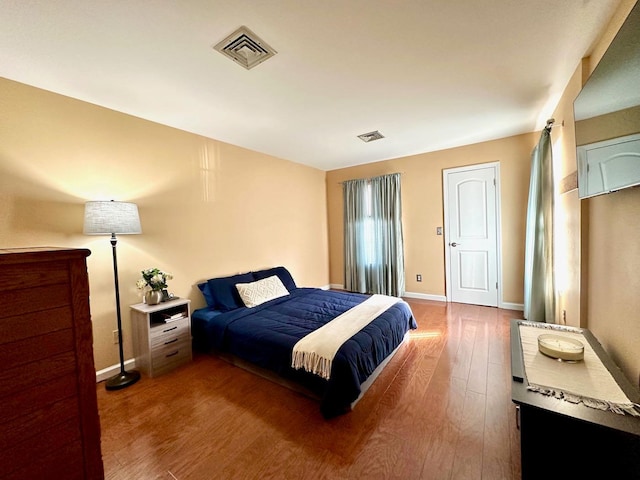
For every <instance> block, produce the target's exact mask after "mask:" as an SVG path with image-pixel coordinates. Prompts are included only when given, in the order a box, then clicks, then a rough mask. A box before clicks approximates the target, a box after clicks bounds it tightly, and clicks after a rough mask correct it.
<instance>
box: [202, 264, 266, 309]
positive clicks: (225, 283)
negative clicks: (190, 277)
mask: <svg viewBox="0 0 640 480" xmlns="http://www.w3.org/2000/svg"><path fill="white" fill-rule="evenodd" d="M253 281H254V278H253V274H252V273H251V272H248V273H240V274H238V275H232V276H230V277H221V278H211V279H209V280H207V287H208V288H209V293H210V294H211V297H212V298H213V301H214V304H213V308H215V309H216V310H221V311H223V312H228V311H229V310H235V309H236V308H240V307H244V302H243V301H242V299H241V298H240V294H239V293H238V289H237V288H236V283H251V282H253ZM203 293H204V292H203ZM205 298H206V297H205ZM210 306H211V305H210Z"/></svg>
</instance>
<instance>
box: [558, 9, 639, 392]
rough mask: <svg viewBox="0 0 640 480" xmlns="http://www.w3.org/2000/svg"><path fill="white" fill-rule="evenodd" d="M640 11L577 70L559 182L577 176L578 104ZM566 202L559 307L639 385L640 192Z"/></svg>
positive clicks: (572, 197) (562, 113)
mask: <svg viewBox="0 0 640 480" xmlns="http://www.w3.org/2000/svg"><path fill="white" fill-rule="evenodd" d="M635 3H636V1H635V0H623V1H622V2H621V5H620V7H619V9H618V11H617V13H616V15H615V16H614V18H613V20H612V21H611V23H610V25H609V27H608V28H607V29H606V30H605V32H604V33H603V35H602V38H601V39H600V41H599V42H598V43H597V45H596V46H595V48H594V50H593V52H592V54H591V58H590V59H589V60H590V61H589V62H585V66H584V68H583V66H579V67H578V69H577V70H576V74H575V75H574V78H573V79H572V81H571V82H570V84H569V85H568V86H567V88H566V90H565V91H564V93H563V96H562V99H561V100H560V103H559V105H558V108H557V110H556V112H555V113H554V116H555V117H556V119H557V120H560V119H562V120H564V123H565V126H564V128H562V129H561V131H556V129H554V132H553V137H552V138H554V142H553V146H554V163H556V164H557V165H556V167H557V172H558V175H557V178H563V177H564V176H566V175H567V174H569V173H571V172H573V171H575V170H576V155H575V143H576V142H575V137H574V138H570V136H571V135H573V132H574V129H575V126H574V120H573V112H572V110H571V107H572V105H573V100H574V99H575V97H576V95H577V94H578V93H579V91H580V89H581V87H582V85H583V83H584V81H586V80H587V78H588V75H590V73H591V72H593V70H594V68H595V67H596V66H597V63H598V61H599V60H600V59H601V58H602V55H603V54H604V52H605V51H606V48H607V47H608V45H609V44H610V43H611V40H612V39H613V37H614V36H615V34H616V32H617V31H618V29H619V28H620V26H621V25H622V23H623V21H624V19H625V18H626V16H627V15H628V13H629V11H630V10H631V8H632V7H633V5H634V4H635ZM630 113H631V114H634V112H630ZM636 118H637V117H636ZM593 125H595V121H594V122H593ZM593 125H592V126H593ZM589 135H590V138H592V139H596V138H597V139H602V138H604V137H606V136H607V135H608V133H606V132H604V133H603V132H600V133H598V132H596V133H594V132H592V133H590V134H589ZM596 135H600V136H599V137H596ZM602 136H604V137H602ZM559 198H560V201H559V202H558V203H557V205H558V206H559V210H558V213H559V216H560V218H562V219H564V223H561V224H560V230H559V231H560V233H561V235H564V237H566V238H568V240H567V241H566V242H565V243H561V245H559V246H558V245H557V248H558V249H559V252H558V253H559V256H560V257H561V258H562V257H563V256H564V258H563V260H564V266H560V265H559V266H558V270H560V271H561V270H563V269H567V271H568V272H569V273H568V275H566V278H567V283H566V289H565V290H564V291H560V292H559V303H560V305H561V308H565V309H566V312H567V323H568V324H570V325H574V326H582V327H585V328H588V329H589V330H591V331H592V332H593V333H594V335H595V336H596V337H597V338H598V340H599V341H600V343H601V344H602V345H603V347H604V348H605V349H606V350H607V352H608V353H609V354H610V355H611V356H612V358H613V359H614V361H615V362H616V363H617V364H618V366H620V368H621V369H622V371H623V372H624V373H625V375H626V376H627V378H628V379H629V380H630V381H631V382H632V383H633V384H635V385H638V381H639V377H640V355H638V345H640V318H639V314H638V312H640V295H638V292H640V242H638V238H640V222H639V221H638V219H639V218H640V188H632V189H626V190H622V191H619V192H615V193H612V194H609V195H601V196H598V197H593V198H589V199H584V200H579V199H578V197H577V191H575V190H574V191H572V192H569V193H565V194H563V195H559ZM556 227H558V224H556ZM556 241H558V239H556ZM577 252H580V253H579V254H578V253H577Z"/></svg>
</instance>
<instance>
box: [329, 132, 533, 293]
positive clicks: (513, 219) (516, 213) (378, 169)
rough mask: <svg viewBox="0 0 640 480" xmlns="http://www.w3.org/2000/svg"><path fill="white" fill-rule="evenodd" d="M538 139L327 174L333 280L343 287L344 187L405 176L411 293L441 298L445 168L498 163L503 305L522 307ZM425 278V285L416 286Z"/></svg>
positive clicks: (524, 138) (498, 142) (521, 138)
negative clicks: (528, 215) (377, 178)
mask: <svg viewBox="0 0 640 480" xmlns="http://www.w3.org/2000/svg"><path fill="white" fill-rule="evenodd" d="M538 137H539V135H538V134H533V133H531V134H526V135H518V136H513V137H509V138H503V139H500V140H494V141H490V142H483V143H478V144H474V145H468V146H464V147H459V148H452V149H448V150H442V151H438V152H432V153H423V154H420V155H413V156H410V157H403V158H397V159H393V160H387V161H384V162H377V163H373V164H367V165H360V166H356V167H350V168H344V169H339V170H333V171H330V172H327V203H328V214H329V249H330V250H329V251H330V255H329V256H330V278H331V283H332V284H338V285H342V284H343V283H344V273H343V272H344V251H343V227H342V222H343V211H342V186H341V185H340V182H342V181H344V180H349V179H355V178H369V177H373V176H376V175H383V174H387V173H393V172H402V214H403V215H402V216H403V233H404V246H405V270H406V291H407V292H409V293H411V294H421V295H425V296H433V297H442V296H445V295H446V292H445V251H444V248H445V247H444V236H438V235H436V227H444V216H443V197H442V195H443V194H442V173H443V170H444V169H447V168H454V167H460V166H466V165H475V164H479V163H489V162H499V163H500V176H501V202H502V246H503V249H502V250H503V251H502V262H503V263H502V278H503V285H502V287H503V290H502V299H501V300H502V301H503V302H506V303H510V304H515V305H521V304H522V303H523V290H524V282H523V277H524V225H525V214H526V208H527V197H528V192H529V173H530V168H531V167H530V165H531V163H530V162H531V151H532V150H533V147H534V146H535V144H536V142H537V141H538ZM416 274H422V282H420V283H419V282H416Z"/></svg>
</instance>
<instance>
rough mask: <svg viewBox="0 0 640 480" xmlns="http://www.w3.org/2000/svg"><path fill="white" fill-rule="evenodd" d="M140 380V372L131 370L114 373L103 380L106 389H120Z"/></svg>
mask: <svg viewBox="0 0 640 480" xmlns="http://www.w3.org/2000/svg"><path fill="white" fill-rule="evenodd" d="M138 380H140V372H138V371H136V370H131V371H130V372H125V371H122V372H120V373H118V374H117V375H114V376H113V377H111V378H110V379H109V380H107V381H106V382H105V387H106V389H107V390H120V389H121V388H125V387H128V386H129V385H133V384H134V383H136V382H137V381H138Z"/></svg>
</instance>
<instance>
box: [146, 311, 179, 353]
mask: <svg viewBox="0 0 640 480" xmlns="http://www.w3.org/2000/svg"><path fill="white" fill-rule="evenodd" d="M149 336H150V340H151V348H152V349H155V348H156V347H157V346H159V345H163V344H167V343H168V342H173V341H175V339H186V338H187V337H188V336H189V319H188V318H182V319H180V320H176V321H174V322H170V323H165V324H163V325H157V326H154V327H152V328H151V331H150V334H149Z"/></svg>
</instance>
